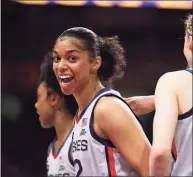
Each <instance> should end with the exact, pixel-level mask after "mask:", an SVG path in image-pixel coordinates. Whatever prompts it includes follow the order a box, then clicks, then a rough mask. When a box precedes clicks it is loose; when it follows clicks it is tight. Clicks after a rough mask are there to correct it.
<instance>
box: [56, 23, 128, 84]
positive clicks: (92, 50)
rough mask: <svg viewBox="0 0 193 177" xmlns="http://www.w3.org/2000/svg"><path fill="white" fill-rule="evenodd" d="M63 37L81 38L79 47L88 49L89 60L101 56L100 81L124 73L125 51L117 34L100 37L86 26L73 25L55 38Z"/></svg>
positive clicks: (119, 76) (114, 78)
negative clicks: (81, 42) (81, 44)
mask: <svg viewBox="0 0 193 177" xmlns="http://www.w3.org/2000/svg"><path fill="white" fill-rule="evenodd" d="M65 37H73V38H76V39H80V40H82V41H83V46H81V47H82V48H83V49H84V50H88V51H89V54H90V59H91V60H93V58H95V57H97V56H100V57H101V58H102V65H101V67H100V68H99V70H98V77H99V79H100V81H101V82H103V83H106V82H112V81H114V80H116V79H118V78H121V77H122V76H123V75H124V69H125V67H126V60H125V51H124V49H123V47H122V46H121V44H120V41H119V38H118V37H117V36H113V37H105V38H102V37H100V36H98V35H97V34H96V33H94V32H93V31H91V30H89V29H87V28H83V27H74V28H70V29H67V30H66V31H64V32H63V33H62V34H61V35H60V36H59V37H58V39H57V40H63V39H64V38H65Z"/></svg>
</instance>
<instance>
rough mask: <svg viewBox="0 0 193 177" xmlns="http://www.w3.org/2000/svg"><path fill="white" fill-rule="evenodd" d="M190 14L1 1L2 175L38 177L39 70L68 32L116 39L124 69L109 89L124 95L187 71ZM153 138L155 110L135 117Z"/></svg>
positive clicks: (41, 163) (43, 137)
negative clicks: (88, 32)
mask: <svg viewBox="0 0 193 177" xmlns="http://www.w3.org/2000/svg"><path fill="white" fill-rule="evenodd" d="M190 12H191V11H190V10H171V9H157V8H134V9H131V8H118V7H112V8H102V7H90V6H89V7H88V6H86V7H66V6H59V5H48V6H34V5H33V6H27V5H22V4H17V3H14V2H10V1H8V0H3V1H2V25H1V26H2V29H1V30H2V34H1V43H2V49H1V50H2V56H1V57H2V60H1V62H2V69H1V73H2V77H1V82H2V84H1V89H2V90H1V91H2V95H1V96H2V99H1V101H2V104H1V111H2V112H1V118H2V143H1V144H2V149H1V150H2V153H1V155H2V159H1V163H2V168H1V169H2V177H42V176H44V175H45V171H46V168H45V167H46V165H45V162H46V155H47V146H48V144H49V142H50V141H51V140H52V139H53V137H54V130H51V129H49V130H48V129H42V128H41V127H40V124H39V121H38V116H37V115H36V111H35V109H34V103H35V101H36V88H37V85H38V79H39V66H40V63H41V61H42V59H43V57H44V55H45V53H46V52H47V51H48V50H50V49H52V46H53V43H54V41H55V39H56V38H57V37H58V36H59V35H60V34H61V33H62V32H63V31H64V30H65V29H67V28H70V27H74V26H84V27H87V28H90V29H91V30H93V31H95V32H96V33H97V34H99V35H101V36H111V35H118V36H119V37H120V40H121V42H122V44H123V46H124V47H125V49H126V51H127V64H128V66H127V70H126V74H125V76H124V78H123V79H121V80H120V81H117V82H116V83H114V88H115V89H117V90H119V91H120V92H121V93H122V95H123V96H132V95H148V94H153V93H154V89H155V86H156V82H157V80H158V78H159V77H160V76H161V75H162V74H163V73H165V72H168V71H174V70H179V69H184V68H186V60H185V58H184V55H183V43H184V24H183V21H182V20H183V19H185V17H186V15H187V14H188V13H190ZM141 119H142V120H143V124H144V125H145V131H146V133H147V135H148V138H149V139H150V141H151V138H152V136H151V132H152V119H153V113H152V114H149V115H147V116H143V117H142V118H141Z"/></svg>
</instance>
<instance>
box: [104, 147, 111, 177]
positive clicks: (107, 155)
mask: <svg viewBox="0 0 193 177" xmlns="http://www.w3.org/2000/svg"><path fill="white" fill-rule="evenodd" d="M107 148H108V147H107V146H105V156H106V161H107V168H108V174H109V175H108V176H109V177H111V170H110V164H109V154H108V149H107Z"/></svg>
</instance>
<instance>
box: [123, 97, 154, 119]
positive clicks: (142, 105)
mask: <svg viewBox="0 0 193 177" xmlns="http://www.w3.org/2000/svg"><path fill="white" fill-rule="evenodd" d="M124 100H125V101H126V102H127V104H128V105H129V106H130V107H131V109H132V110H133V111H134V112H135V114H136V115H138V116H139V115H143V114H148V113H150V112H153V111H154V110H155V102H154V95H148V96H133V97H128V98H124Z"/></svg>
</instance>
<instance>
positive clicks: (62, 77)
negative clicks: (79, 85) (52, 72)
mask: <svg viewBox="0 0 193 177" xmlns="http://www.w3.org/2000/svg"><path fill="white" fill-rule="evenodd" d="M70 77H71V76H59V78H60V79H67V78H70Z"/></svg>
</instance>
